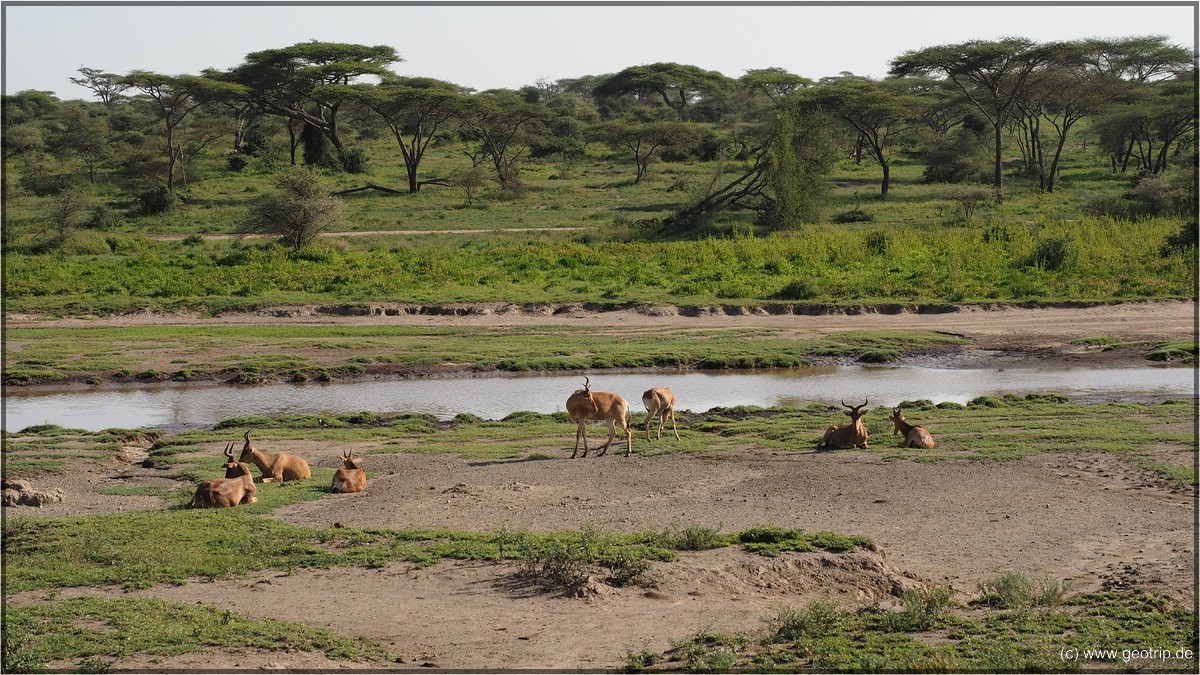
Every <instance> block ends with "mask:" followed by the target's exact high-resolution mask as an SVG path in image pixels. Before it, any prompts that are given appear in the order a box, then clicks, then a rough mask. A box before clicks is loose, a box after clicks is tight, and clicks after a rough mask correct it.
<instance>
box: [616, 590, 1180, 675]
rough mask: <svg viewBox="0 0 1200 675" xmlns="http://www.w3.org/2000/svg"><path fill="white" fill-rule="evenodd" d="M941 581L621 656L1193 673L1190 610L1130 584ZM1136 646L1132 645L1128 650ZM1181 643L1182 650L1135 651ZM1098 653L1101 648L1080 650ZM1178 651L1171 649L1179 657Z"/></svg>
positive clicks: (782, 668) (641, 662)
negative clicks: (1040, 587) (991, 592)
mask: <svg viewBox="0 0 1200 675" xmlns="http://www.w3.org/2000/svg"><path fill="white" fill-rule="evenodd" d="M945 590H946V589H938V588H936V587H934V588H930V589H914V590H913V591H910V592H908V593H906V594H905V595H904V596H903V597H902V598H901V604H902V605H903V608H902V609H900V608H884V607H878V606H875V607H871V606H865V607H861V608H858V609H846V608H842V607H839V606H838V605H835V604H833V603H831V602H829V601H826V600H814V601H812V602H810V603H809V604H808V605H806V606H804V607H801V608H796V607H792V606H783V607H781V608H779V609H778V610H776V612H775V614H774V615H771V616H767V617H764V619H763V621H764V627H763V628H762V630H760V631H758V632H755V633H739V634H733V635H728V634H715V633H711V632H707V631H700V632H697V633H696V634H694V635H692V636H691V637H689V638H686V639H684V640H680V641H677V642H675V643H673V645H672V647H671V648H670V649H669V650H667V651H666V652H664V653H661V654H657V653H654V652H651V651H650V650H643V651H642V652H640V653H637V654H634V653H632V652H631V653H630V655H629V657H627V659H626V667H627V668H628V669H630V670H634V671H646V672H675V671H686V672H709V671H714V670H715V671H720V672H738V671H754V672H1077V671H1080V670H1084V671H1087V672H1092V671H1096V670H1102V671H1110V670H1111V671H1118V672H1121V671H1125V670H1132V671H1137V672H1144V671H1148V672H1172V673H1174V672H1192V671H1194V670H1195V669H1196V653H1197V649H1196V647H1197V643H1196V632H1195V620H1196V616H1195V612H1193V611H1191V610H1188V609H1179V608H1171V607H1170V606H1169V605H1168V604H1166V603H1164V602H1163V601H1162V600H1161V599H1160V598H1158V597H1156V596H1153V595H1148V594H1145V593H1141V592H1137V591H1134V592H1125V593H1094V594H1084V595H1079V596H1075V597H1073V598H1071V599H1069V600H1065V601H1063V602H1062V603H1056V604H1052V605H1050V606H1039V607H1032V608H1031V607H1028V606H1025V607H1021V608H1018V609H976V610H970V611H963V610H962V609H961V608H960V607H959V606H957V605H956V604H955V603H954V602H953V600H952V597H951V595H950V594H948V593H946V592H945ZM1135 645H1136V646H1137V647H1133V646H1135ZM1143 645H1160V646H1159V647H1155V648H1156V649H1159V650H1160V651H1161V650H1162V649H1163V648H1167V649H1170V650H1171V651H1172V653H1174V652H1175V651H1176V650H1179V652H1186V651H1190V654H1191V656H1190V657H1189V658H1180V659H1178V660H1163V659H1162V658H1158V657H1156V658H1150V657H1149V655H1143V656H1142V657H1141V658H1139V654H1137V650H1139V649H1149V647H1144V646H1143ZM1093 649H1109V650H1112V651H1111V653H1108V654H1103V655H1102V654H1093V653H1092V652H1089V651H1086V650H1093ZM1181 655H1182V654H1181Z"/></svg>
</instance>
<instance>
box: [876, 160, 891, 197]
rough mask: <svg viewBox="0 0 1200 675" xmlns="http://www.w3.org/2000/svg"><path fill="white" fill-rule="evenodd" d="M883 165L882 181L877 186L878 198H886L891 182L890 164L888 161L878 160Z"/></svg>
mask: <svg viewBox="0 0 1200 675" xmlns="http://www.w3.org/2000/svg"><path fill="white" fill-rule="evenodd" d="M880 165H881V166H882V167H883V183H882V184H881V185H880V187H879V197H880V199H887V196H888V187H889V186H890V185H891V183H892V165H891V164H890V163H889V162H880Z"/></svg>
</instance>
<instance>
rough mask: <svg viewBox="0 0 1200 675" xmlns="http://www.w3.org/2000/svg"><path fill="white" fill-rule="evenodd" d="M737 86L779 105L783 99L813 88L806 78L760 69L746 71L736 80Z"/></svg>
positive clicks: (780, 71)
mask: <svg viewBox="0 0 1200 675" xmlns="http://www.w3.org/2000/svg"><path fill="white" fill-rule="evenodd" d="M738 84H739V85H741V86H742V87H743V88H745V89H746V90H748V91H751V92H754V93H759V94H763V95H764V96H766V97H767V98H769V99H770V100H771V103H773V104H775V105H780V104H781V103H783V99H785V98H787V97H788V96H791V95H792V94H795V93H796V92H798V91H800V90H802V89H807V88H808V87H811V86H813V81H812V80H810V79H808V78H807V77H802V76H800V75H793V74H792V73H789V72H788V71H786V70H784V69H783V68H760V69H756V70H747V71H746V74H745V75H743V76H741V77H739V78H738Z"/></svg>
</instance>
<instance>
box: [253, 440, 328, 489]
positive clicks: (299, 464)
mask: <svg viewBox="0 0 1200 675" xmlns="http://www.w3.org/2000/svg"><path fill="white" fill-rule="evenodd" d="M244 438H245V439H246V444H245V445H243V446H242V456H241V457H239V458H238V461H239V462H245V463H247V464H250V463H253V464H254V466H257V467H258V469H259V471H262V482H264V483H267V482H270V481H275V482H276V483H282V482H283V481H285V480H308V479H309V478H312V470H310V469H309V468H308V462H306V461H304V459H303V458H302V457H297V456H295V455H289V454H287V453H286V452H263V451H262V450H259V449H258V448H256V447H254V446H253V445H250V432H249V431H246V435H245V436H244Z"/></svg>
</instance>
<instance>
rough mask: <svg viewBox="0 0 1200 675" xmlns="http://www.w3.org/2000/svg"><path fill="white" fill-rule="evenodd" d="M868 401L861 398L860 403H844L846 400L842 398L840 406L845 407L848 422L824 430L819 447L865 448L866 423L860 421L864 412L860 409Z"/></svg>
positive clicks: (868, 401)
mask: <svg viewBox="0 0 1200 675" xmlns="http://www.w3.org/2000/svg"><path fill="white" fill-rule="evenodd" d="M868 403H870V400H868V399H863V402H862V405H846V400H845V399H842V406H843V407H845V408H846V414H847V415H848V416H849V417H850V424H842V425H840V426H838V425H834V426H831V427H829V428H828V429H826V430H825V437H824V438H822V439H821V442H820V444H818V445H817V447H818V448H820V447H828V448H862V449H863V450H866V449H867V425H865V424H863V423H862V417H863V415H865V414H866V413H865V412H863V411H862V409H863V408H864V407H865V406H866V405H867V404H868Z"/></svg>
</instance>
